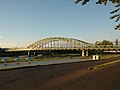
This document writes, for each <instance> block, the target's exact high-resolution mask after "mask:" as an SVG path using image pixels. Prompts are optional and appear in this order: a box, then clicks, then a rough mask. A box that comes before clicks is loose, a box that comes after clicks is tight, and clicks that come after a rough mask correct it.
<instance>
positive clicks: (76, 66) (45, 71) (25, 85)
mask: <svg viewBox="0 0 120 90" xmlns="http://www.w3.org/2000/svg"><path fill="white" fill-rule="evenodd" d="M118 59H120V57H118V58H112V59H109V60H101V61H89V62H74V63H66V64H56V65H47V66H38V67H29V68H22V69H13V70H7V71H0V90H120V70H119V69H120V63H117V64H114V65H111V66H108V67H106V68H103V69H98V70H88V69H87V68H88V67H90V66H94V65H98V64H101V63H105V62H109V61H113V60H118Z"/></svg>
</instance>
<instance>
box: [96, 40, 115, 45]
mask: <svg viewBox="0 0 120 90" xmlns="http://www.w3.org/2000/svg"><path fill="white" fill-rule="evenodd" d="M95 45H113V43H112V42H110V41H108V40H103V41H101V42H100V41H96V42H95Z"/></svg>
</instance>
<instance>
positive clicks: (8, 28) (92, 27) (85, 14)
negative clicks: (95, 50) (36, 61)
mask: <svg viewBox="0 0 120 90" xmlns="http://www.w3.org/2000/svg"><path fill="white" fill-rule="evenodd" d="M112 10H114V6H113V5H112V4H108V5H107V6H104V5H96V4H95V2H93V0H92V1H91V2H89V3H88V4H87V5H85V6H82V5H81V4H77V5H76V4H74V0H0V45H2V44H4V45H8V46H10V45H11V46H12V45H13V46H14V44H15V45H18V46H26V45H29V44H31V43H32V42H34V41H37V40H40V39H42V38H46V37H54V36H55V37H56V36H61V37H68V38H69V37H70V38H76V39H80V40H85V41H87V42H89V43H94V42H95V41H97V40H98V41H101V40H104V39H106V40H111V41H114V40H115V39H116V38H118V39H119V38H120V31H116V30H114V26H115V25H116V24H117V23H115V22H114V20H110V19H109V18H110V14H109V12H110V11H112Z"/></svg>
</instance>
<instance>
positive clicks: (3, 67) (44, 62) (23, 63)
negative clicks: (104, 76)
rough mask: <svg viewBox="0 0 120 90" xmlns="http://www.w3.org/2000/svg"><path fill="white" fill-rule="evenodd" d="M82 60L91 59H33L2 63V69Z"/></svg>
mask: <svg viewBox="0 0 120 90" xmlns="http://www.w3.org/2000/svg"><path fill="white" fill-rule="evenodd" d="M80 61H89V59H64V60H45V61H31V63H28V62H19V64H16V62H13V63H7V65H4V64H3V63H0V70H1V69H5V68H6V69H7V68H14V67H15V68H16V67H27V66H36V65H50V64H61V63H71V62H80Z"/></svg>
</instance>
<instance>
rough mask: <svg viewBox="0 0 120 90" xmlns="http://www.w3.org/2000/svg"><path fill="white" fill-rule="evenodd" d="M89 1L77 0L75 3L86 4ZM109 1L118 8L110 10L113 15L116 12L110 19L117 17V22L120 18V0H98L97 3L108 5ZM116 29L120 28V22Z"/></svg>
mask: <svg viewBox="0 0 120 90" xmlns="http://www.w3.org/2000/svg"><path fill="white" fill-rule="evenodd" d="M89 1H90V0H76V1H75V3H76V4H77V3H80V2H82V5H85V4H87V2H89ZM108 2H111V3H113V4H115V7H116V8H117V9H115V10H113V11H112V12H110V14H112V15H113V14H114V15H113V16H111V17H110V19H115V22H118V21H119V20H120V12H119V11H120V0H98V1H97V2H96V4H104V5H106V4H107V3H108ZM116 13H117V14H116ZM115 30H120V23H119V24H118V25H116V26H115Z"/></svg>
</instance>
